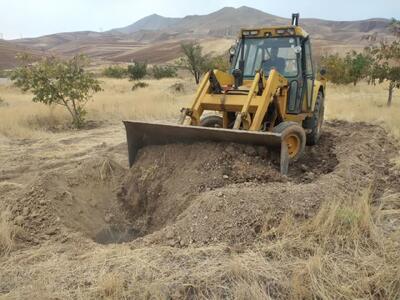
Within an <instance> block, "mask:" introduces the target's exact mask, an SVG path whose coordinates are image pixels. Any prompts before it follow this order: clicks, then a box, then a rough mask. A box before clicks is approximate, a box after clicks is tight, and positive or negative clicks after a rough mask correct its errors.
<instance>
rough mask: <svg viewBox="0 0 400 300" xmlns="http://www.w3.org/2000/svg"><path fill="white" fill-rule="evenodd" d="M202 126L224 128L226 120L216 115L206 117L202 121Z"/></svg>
mask: <svg viewBox="0 0 400 300" xmlns="http://www.w3.org/2000/svg"><path fill="white" fill-rule="evenodd" d="M200 126H202V127H213V128H222V127H224V119H223V118H222V117H220V116H215V115H212V116H206V117H204V118H202V119H201V121H200Z"/></svg>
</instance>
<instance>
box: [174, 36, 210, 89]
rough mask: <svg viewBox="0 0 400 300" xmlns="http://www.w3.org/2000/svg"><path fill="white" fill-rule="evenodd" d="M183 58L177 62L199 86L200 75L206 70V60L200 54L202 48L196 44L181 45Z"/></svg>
mask: <svg viewBox="0 0 400 300" xmlns="http://www.w3.org/2000/svg"><path fill="white" fill-rule="evenodd" d="M181 47H182V51H183V54H184V57H182V58H181V59H180V61H179V62H178V63H179V65H181V66H182V67H183V68H185V69H187V70H189V72H190V73H192V75H193V76H194V80H195V81H196V84H199V82H200V77H201V75H202V74H203V73H204V72H205V71H206V70H207V67H206V58H205V56H203V54H202V50H203V49H202V47H201V46H200V45H199V44H196V43H186V44H181Z"/></svg>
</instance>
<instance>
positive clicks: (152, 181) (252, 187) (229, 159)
mask: <svg viewBox="0 0 400 300" xmlns="http://www.w3.org/2000/svg"><path fill="white" fill-rule="evenodd" d="M363 130H364V131H365V132H364V131H363ZM354 132H357V135H354ZM371 132H372V133H373V134H374V138H375V141H376V140H377V137H379V136H381V138H380V141H379V143H378V144H376V143H374V142H371V140H370V138H369V136H370V135H371ZM353 136H354V137H357V140H354V138H353ZM388 143H389V142H388V141H387V139H386V137H385V132H384V130H382V129H381V128H379V127H372V126H370V127H368V126H367V127H366V126H365V125H359V126H357V125H349V124H347V123H340V122H336V123H333V124H329V125H328V126H326V129H325V132H324V135H323V136H322V138H321V141H320V143H319V145H317V146H314V147H307V149H306V153H305V155H304V157H303V158H302V159H301V160H300V161H298V162H297V163H295V164H293V165H292V166H291V167H290V172H289V175H288V176H281V175H280V173H279V171H278V165H277V164H276V162H274V158H273V156H271V154H270V153H269V152H268V150H266V149H265V148H260V147H257V148H254V147H249V146H243V145H237V144H218V143H196V144H171V145H166V146H149V147H146V148H144V149H141V151H140V153H139V155H138V159H137V162H136V163H135V165H134V166H133V167H132V168H131V169H130V170H127V169H126V168H124V167H122V166H121V165H120V164H118V163H116V162H115V160H113V158H112V155H111V153H114V151H120V152H121V153H122V152H123V151H126V150H122V149H123V148H124V147H125V146H124V147H119V148H118V149H112V151H111V149H109V150H108V151H109V153H108V152H106V151H105V153H101V155H100V156H98V157H93V158H91V159H89V160H86V161H83V162H81V163H80V164H79V165H78V166H77V167H75V168H72V169H71V168H69V169H65V170H63V171H62V172H61V171H60V170H58V171H57V172H56V173H51V172H49V173H47V174H46V175H45V176H41V177H40V178H39V180H38V181H37V182H35V183H34V184H33V185H32V186H31V187H30V189H29V190H27V191H25V193H24V195H23V197H21V198H20V200H19V202H18V204H17V205H15V207H16V208H15V210H16V213H17V214H20V215H23V216H24V220H25V224H26V225H25V227H26V228H25V229H26V231H27V232H30V233H32V235H30V236H29V235H27V236H26V240H27V241H28V242H30V243H34V244H37V243H40V242H41V241H42V240H48V239H49V238H54V239H57V240H60V241H63V240H65V239H68V238H70V237H71V235H74V234H76V233H78V234H80V235H82V236H83V237H86V238H90V239H92V240H93V241H95V242H96V243H100V244H115V243H127V242H132V241H137V242H146V243H160V244H162V243H165V244H167V245H171V246H179V247H182V246H186V245H189V244H209V243H214V242H221V241H223V242H229V243H239V244H240V243H252V242H254V240H256V239H257V238H259V237H260V236H262V234H263V233H264V232H265V231H266V230H268V229H269V228H272V227H273V226H275V225H274V224H278V223H279V221H280V220H281V218H282V217H283V216H284V215H285V214H287V213H292V214H293V215H295V216H297V217H299V218H308V217H309V216H311V215H313V214H314V212H315V211H316V210H317V209H318V207H319V205H320V203H321V201H323V199H324V197H325V196H327V197H331V196H332V195H333V194H334V193H340V192H341V191H343V193H348V192H349V191H351V189H352V187H351V186H352V185H351V184H350V183H348V181H345V179H344V178H345V176H347V175H346V174H347V173H349V172H350V173H351V172H352V173H353V175H354V178H358V177H357V176H359V177H363V178H364V179H366V178H369V177H372V175H369V173H371V174H373V172H372V171H371V168H372V169H373V167H371V164H374V163H375V162H376V164H379V165H382V164H389V162H388V160H389V155H387V153H386V152H385V151H386V150H385V149H384V147H385V145H386V144H388ZM388 148H389V149H390V150H391V151H392V150H393V145H389V147H388ZM366 149H368V151H366ZM121 153H120V154H121ZM365 153H367V154H365ZM338 155H339V156H338ZM361 155H362V157H361ZM364 166H365V167H364ZM373 170H374V172H375V173H374V175H373V176H374V178H376V177H377V175H376V172H381V171H382V172H384V170H380V169H379V168H377V169H376V170H375V169H373ZM353 175H352V176H353ZM378 177H379V176H378Z"/></svg>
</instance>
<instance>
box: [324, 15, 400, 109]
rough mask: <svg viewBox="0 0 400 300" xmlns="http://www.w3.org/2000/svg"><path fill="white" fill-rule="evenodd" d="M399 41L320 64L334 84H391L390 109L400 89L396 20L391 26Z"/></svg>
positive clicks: (331, 57)
mask: <svg viewBox="0 0 400 300" xmlns="http://www.w3.org/2000/svg"><path fill="white" fill-rule="evenodd" d="M389 28H390V30H391V32H392V33H393V34H394V36H395V37H396V39H395V40H394V41H392V42H387V41H382V42H380V44H379V45H376V46H370V47H366V48H365V49H364V51H362V52H356V51H350V52H347V53H346V54H345V55H344V56H341V55H339V54H338V53H335V54H329V55H323V56H322V57H321V60H320V65H321V66H323V68H325V69H326V70H327V74H326V78H327V79H328V80H329V81H331V82H332V83H335V84H353V85H357V83H358V82H359V81H361V80H367V81H368V83H369V84H374V85H375V84H376V83H383V82H388V83H389V89H388V101H387V105H388V106H391V104H392V99H393V92H394V90H395V89H396V88H397V89H399V88H400V21H398V20H396V19H393V20H392V22H391V24H390V26H389Z"/></svg>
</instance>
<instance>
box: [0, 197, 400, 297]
mask: <svg viewBox="0 0 400 300" xmlns="http://www.w3.org/2000/svg"><path fill="white" fill-rule="evenodd" d="M388 201H389V200H388ZM390 201H392V200H390ZM392 204H393V203H387V204H385V205H383V206H382V207H380V208H374V207H373V206H371V204H370V191H369V190H367V191H364V192H363V193H361V194H359V195H356V196H354V197H349V198H346V199H333V200H332V202H330V203H326V204H325V205H323V206H322V208H321V210H320V211H319V213H317V214H316V215H315V216H314V217H312V218H310V219H308V220H304V221H299V220H298V219H296V218H295V217H293V216H291V215H288V216H287V217H286V218H284V219H283V220H282V222H281V224H280V225H278V226H277V227H275V228H271V229H269V230H265V232H263V234H262V236H261V237H260V239H259V241H258V243H256V244H255V245H253V246H252V247H251V248H247V247H245V248H242V249H239V248H238V249H236V248H231V247H229V246H227V245H223V244H218V245H214V246H209V247H199V248H190V247H189V248H182V249H180V248H170V247H165V246H157V245H153V246H148V247H143V248H137V247H134V248H132V249H130V248H129V245H126V246H125V245H118V246H110V247H95V248H91V247H93V246H89V248H87V249H82V252H80V254H79V255H76V254H75V250H74V251H72V253H71V254H70V255H68V252H65V250H64V247H65V246H63V245H60V246H56V245H54V246H53V247H56V248H47V247H41V248H40V249H36V250H35V257H36V260H37V263H36V264H34V265H30V267H29V273H25V274H24V275H23V276H21V275H19V276H18V280H19V281H18V286H21V287H25V288H22V289H19V290H16V291H13V292H12V293H11V294H9V296H10V298H13V297H14V296H15V298H24V299H25V298H29V297H30V296H31V295H32V293H33V291H32V289H31V288H34V291H35V292H34V293H33V294H39V291H40V293H42V295H43V294H44V295H48V298H51V299H54V298H62V299H99V298H101V299H222V298H223V299H243V300H244V299H256V300H261V299H399V297H400V276H399V274H400V256H399V255H398V249H399V248H398V247H399V242H400V240H399V235H398V231H397V235H396V234H395V233H390V232H385V231H384V230H383V227H382V226H381V223H380V222H381V220H382V218H381V216H382V214H384V213H385V211H386V209H389V206H390V205H392ZM397 205H398V203H397ZM386 206H387V207H386ZM49 247H51V246H50V245H49ZM79 247H85V246H83V245H80V246H79ZM86 247H87V246H86ZM57 253H61V254H57ZM31 259H32V258H31V256H29V255H28V254H27V255H26V256H24V255H22V256H21V255H20V256H15V257H14V258H12V259H10V260H9V261H8V262H7V264H3V266H4V267H5V268H11V269H12V266H13V265H14V264H17V265H20V266H21V265H23V263H21V260H22V262H23V261H24V260H26V261H30V260H31ZM60 266H62V271H61V272H60V271H59V268H60ZM15 272H19V271H18V270H15ZM12 278H13V277H10V279H12ZM38 278H40V281H37V280H38ZM32 280H36V281H35V282H36V283H35V285H34V287H32V284H31V282H32ZM44 283H46V284H44ZM71 286H74V287H76V288H71ZM39 287H41V288H40V289H39ZM44 287H45V289H44Z"/></svg>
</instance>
